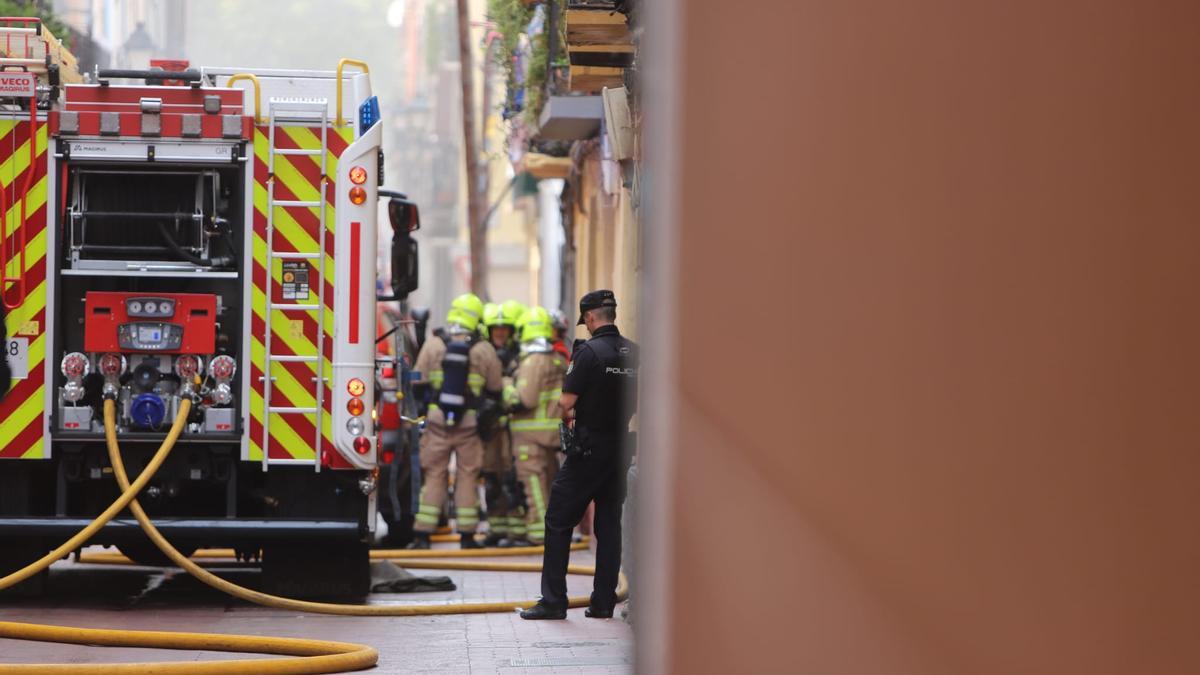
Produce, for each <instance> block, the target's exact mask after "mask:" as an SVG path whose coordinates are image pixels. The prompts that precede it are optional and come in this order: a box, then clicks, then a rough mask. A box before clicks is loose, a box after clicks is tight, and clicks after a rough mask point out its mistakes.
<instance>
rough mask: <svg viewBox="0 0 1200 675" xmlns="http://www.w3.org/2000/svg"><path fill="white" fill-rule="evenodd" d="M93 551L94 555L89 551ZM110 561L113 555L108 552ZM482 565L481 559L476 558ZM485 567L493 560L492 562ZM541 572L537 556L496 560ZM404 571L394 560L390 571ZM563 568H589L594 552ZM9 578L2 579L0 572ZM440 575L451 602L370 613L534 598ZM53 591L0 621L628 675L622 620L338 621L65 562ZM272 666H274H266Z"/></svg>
mask: <svg viewBox="0 0 1200 675" xmlns="http://www.w3.org/2000/svg"><path fill="white" fill-rule="evenodd" d="M88 550H89V551H91V550H95V551H101V550H104V549H100V548H95V549H88ZM109 550H112V549H109ZM475 560H480V559H475ZM489 560H491V558H489ZM494 560H502V561H512V562H518V561H527V562H540V558H538V557H503V558H494ZM397 562H402V561H397ZM571 562H572V563H579V564H587V565H590V564H593V563H594V557H593V555H592V553H591V552H590V551H573V552H572V554H571ZM212 569H213V571H214V572H217V573H218V574H220V575H221V576H223V577H225V578H227V579H229V580H231V581H234V582H236V583H239V584H242V585H245V586H249V587H251V588H256V587H257V586H258V579H259V574H260V572H259V570H258V569H257V568H256V567H246V566H243V567H233V566H231V567H224V568H222V567H215V568H212ZM3 571H5V572H6V571H7V570H3ZM413 573H414V574H416V575H419V576H427V575H444V576H449V577H450V578H451V579H453V580H454V583H455V585H456V586H457V587H458V588H457V590H455V591H449V592H434V593H417V594H372V595H371V596H370V598H369V602H370V603H372V604H402V603H431V602H463V601H480V600H525V599H530V598H535V597H537V595H538V575H537V574H536V573H524V572H476V571H453V570H448V571H441V570H424V569H421V570H413ZM567 583H568V587H569V589H570V592H571V595H587V594H588V593H589V592H590V591H591V578H590V577H583V576H576V575H571V576H568V579H567ZM49 584H50V590H49V592H48V593H47V595H45V596H43V597H41V598H37V599H22V600H6V601H4V602H3V603H0V620H4V621H26V622H34V623H44V624H56V625H65V626H80V627H88V628H117V629H120V628H128V629H143V630H167V631H175V630H178V631H199V632H210V633H236V634H245V635H271V636H281V637H306V638H318V639H326V640H343V641H347V642H359V643H364V644H368V645H371V646H372V647H375V648H376V649H378V650H379V654H380V658H379V666H378V667H377V668H375V669H374V670H373V671H369V672H379V673H472V674H474V673H503V674H505V675H508V674H511V673H532V674H540V675H545V674H546V673H551V672H553V673H631V672H633V633H632V629H631V628H630V626H629V625H627V624H626V623H625V622H623V621H621V620H620V619H619V618H616V619H610V620H597V619H588V618H585V617H584V616H583V610H582V609H577V610H571V611H570V612H569V613H568V617H567V620H566V621H523V620H521V618H520V617H518V616H517V615H516V613H505V614H468V615H457V616H430V617H395V618H368V617H335V616H322V615H316V614H302V613H297V612H289V611H281V610H276V609H269V608H265V607H258V606H255V605H251V604H248V603H244V602H242V601H239V600H235V599H233V598H230V597H228V596H226V595H224V594H222V593H219V592H218V591H215V590H212V589H210V588H208V587H207V586H204V585H203V584H201V583H200V582H198V581H196V580H194V579H192V578H191V577H190V576H188V575H187V574H186V573H184V572H181V571H179V570H164V569H159V568H151V567H124V566H122V567H117V566H111V565H91V564H79V563H76V562H74V561H73V560H72V561H61V562H59V563H56V564H55V565H54V566H53V567H51V569H50V579H49ZM229 658H256V657H255V656H253V655H245V654H224V653H213V652H184V651H173V650H151V649H124V648H121V649H114V648H103V647H83V646H76V645H58V644H53V645H52V644H45V643H37V642H24V641H16V640H3V639H0V671H2V670H3V666H4V664H14V663H39V662H40V663H46V662H53V663H122V662H131V661H192V660H215V659H229ZM262 658H271V657H269V656H268V657H262Z"/></svg>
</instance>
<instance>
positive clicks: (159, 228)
mask: <svg viewBox="0 0 1200 675" xmlns="http://www.w3.org/2000/svg"><path fill="white" fill-rule="evenodd" d="M237 174H238V172H237V169H236V168H235V167H229V168H212V167H207V168H186V167H182V168H172V169H169V170H163V169H149V168H133V167H124V166H81V167H73V168H72V169H71V171H70V174H69V176H68V180H67V185H66V191H67V200H66V202H67V211H66V213H65V214H64V216H65V221H66V223H67V224H68V227H69V230H68V232H67V233H66V234H67V237H66V238H67V242H66V253H67V254H68V259H67V260H66V261H64V262H65V263H66V266H67V267H70V268H74V269H130V268H131V265H130V263H147V262H154V263H157V264H156V267H159V268H172V267H173V268H177V269H188V268H196V267H204V268H214V269H233V268H234V267H235V264H236V260H237V257H236V249H237V245H236V242H235V236H234V223H232V222H231V214H232V213H234V212H235V209H236V207H237V206H238V205H237V203H236V202H237V201H238V199H237V197H238V194H237V193H238V192H239V190H238V187H239V186H240V181H239V180H238V176H237ZM231 207H232V208H231Z"/></svg>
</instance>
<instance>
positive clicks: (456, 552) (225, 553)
mask: <svg viewBox="0 0 1200 675" xmlns="http://www.w3.org/2000/svg"><path fill="white" fill-rule="evenodd" d="M587 547H588V545H587V542H586V541H577V542H574V543H572V544H571V550H572V551H582V550H584V549H586V548H587ZM543 551H544V549H543V548H542V547H541V546H515V547H513V548H471V549H465V550H464V549H429V550H423V551H420V550H418V551H414V550H409V549H398V548H383V549H373V550H372V551H371V552H370V556H371V560H412V559H416V558H438V559H442V558H499V557H510V556H523V555H541V554H542V552H543ZM188 557H189V558H191V559H192V560H197V561H201V560H231V559H235V558H237V554H236V553H235V552H234V550H233V549H231V548H208V549H201V550H199V551H196V552H195V553H193V554H192V555H190V556H188ZM78 560H79V562H81V563H85V564H88V565H136V564H137V563H136V562H135V561H133V560H131V559H129V558H128V557H126V556H125V555H123V554H121V553H110V552H96V553H82V554H80V555H79V558H78ZM405 564H407V563H405Z"/></svg>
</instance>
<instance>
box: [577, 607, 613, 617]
mask: <svg viewBox="0 0 1200 675" xmlns="http://www.w3.org/2000/svg"><path fill="white" fill-rule="evenodd" d="M583 615H584V616H586V617H587V618H589V619H611V618H612V615H613V608H612V607H608V608H604V607H596V606H594V605H593V606H589V607H588V608H587V609H585V610H583Z"/></svg>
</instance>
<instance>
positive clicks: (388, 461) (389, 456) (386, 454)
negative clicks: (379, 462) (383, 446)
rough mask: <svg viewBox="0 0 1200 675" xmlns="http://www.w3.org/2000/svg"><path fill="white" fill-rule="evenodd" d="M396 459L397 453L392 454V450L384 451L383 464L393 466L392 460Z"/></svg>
mask: <svg viewBox="0 0 1200 675" xmlns="http://www.w3.org/2000/svg"><path fill="white" fill-rule="evenodd" d="M394 459H396V453H394V452H392V451H391V450H384V451H383V463H384V464H391V463H392V460H394Z"/></svg>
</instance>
